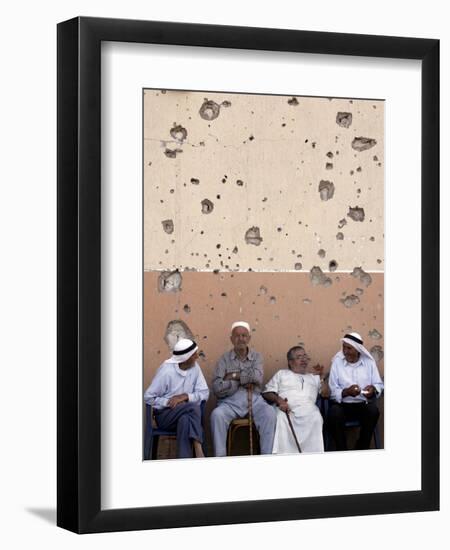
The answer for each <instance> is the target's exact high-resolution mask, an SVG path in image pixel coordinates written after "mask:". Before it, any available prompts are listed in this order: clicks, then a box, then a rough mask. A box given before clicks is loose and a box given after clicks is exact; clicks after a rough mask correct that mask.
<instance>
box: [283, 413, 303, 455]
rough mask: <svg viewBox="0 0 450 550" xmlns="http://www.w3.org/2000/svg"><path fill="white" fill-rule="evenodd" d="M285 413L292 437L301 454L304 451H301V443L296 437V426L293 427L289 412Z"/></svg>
mask: <svg viewBox="0 0 450 550" xmlns="http://www.w3.org/2000/svg"><path fill="white" fill-rule="evenodd" d="M284 412H285V413H286V416H287V419H288V422H289V427H290V428H291V432H292V435H293V436H294V439H295V444H296V445H297V449H298V452H299V453H301V452H302V450H301V449H300V443H299V442H298V439H297V436H296V435H295V431H294V426H293V425H292V421H291V417H290V416H289V411H284Z"/></svg>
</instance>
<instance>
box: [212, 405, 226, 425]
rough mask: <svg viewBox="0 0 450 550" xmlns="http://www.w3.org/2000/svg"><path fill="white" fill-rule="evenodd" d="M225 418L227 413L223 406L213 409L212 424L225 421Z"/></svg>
mask: <svg viewBox="0 0 450 550" xmlns="http://www.w3.org/2000/svg"><path fill="white" fill-rule="evenodd" d="M225 420H226V414H225V411H224V410H223V407H216V408H215V409H213V410H212V412H211V416H210V421H211V425H212V426H214V425H216V424H218V423H221V422H225Z"/></svg>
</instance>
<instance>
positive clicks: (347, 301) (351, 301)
mask: <svg viewBox="0 0 450 550" xmlns="http://www.w3.org/2000/svg"><path fill="white" fill-rule="evenodd" d="M359 301H360V300H359V298H358V296H356V295H355V294H350V295H349V296H346V297H345V298H343V299H341V300H340V302H341V303H342V304H344V306H345V307H353V306H356V305H357V304H359Z"/></svg>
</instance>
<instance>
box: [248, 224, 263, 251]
mask: <svg viewBox="0 0 450 550" xmlns="http://www.w3.org/2000/svg"><path fill="white" fill-rule="evenodd" d="M262 240H263V239H262V237H261V235H260V231H259V227H255V226H253V227H250V228H249V229H247V231H246V232H245V242H246V243H247V244H253V245H255V246H259V245H260V244H261V243H262Z"/></svg>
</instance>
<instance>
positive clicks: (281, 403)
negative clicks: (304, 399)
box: [277, 397, 291, 412]
mask: <svg viewBox="0 0 450 550" xmlns="http://www.w3.org/2000/svg"><path fill="white" fill-rule="evenodd" d="M277 405H278V408H279V409H280V411H283V412H290V410H291V409H290V408H289V405H288V400H287V399H283V398H281V397H280V399H279V400H278V401H277Z"/></svg>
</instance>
